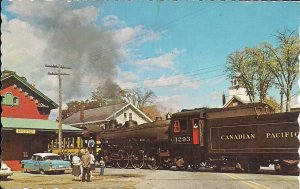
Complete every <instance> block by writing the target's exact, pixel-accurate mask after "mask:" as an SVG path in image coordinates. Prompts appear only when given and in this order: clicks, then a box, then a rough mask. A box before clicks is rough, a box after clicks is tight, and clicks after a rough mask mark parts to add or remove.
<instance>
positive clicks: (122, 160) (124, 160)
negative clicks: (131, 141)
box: [117, 150, 129, 169]
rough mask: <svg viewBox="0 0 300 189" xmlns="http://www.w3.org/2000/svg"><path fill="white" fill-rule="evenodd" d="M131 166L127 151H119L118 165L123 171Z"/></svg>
mask: <svg viewBox="0 0 300 189" xmlns="http://www.w3.org/2000/svg"><path fill="white" fill-rule="evenodd" d="M128 164H129V155H128V153H127V152H125V150H119V151H118V160H117V165H118V167H119V168H121V169H125V168H127V167H128Z"/></svg>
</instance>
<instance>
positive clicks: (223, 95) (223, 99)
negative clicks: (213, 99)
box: [222, 92, 226, 106]
mask: <svg viewBox="0 0 300 189" xmlns="http://www.w3.org/2000/svg"><path fill="white" fill-rule="evenodd" d="M222 103H223V106H224V105H225V104H226V97H225V94H224V92H223V94H222Z"/></svg>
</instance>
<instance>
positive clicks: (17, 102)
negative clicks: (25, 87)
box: [13, 97, 19, 106]
mask: <svg viewBox="0 0 300 189" xmlns="http://www.w3.org/2000/svg"><path fill="white" fill-rule="evenodd" d="M13 105H14V106H19V99H18V97H14V100H13Z"/></svg>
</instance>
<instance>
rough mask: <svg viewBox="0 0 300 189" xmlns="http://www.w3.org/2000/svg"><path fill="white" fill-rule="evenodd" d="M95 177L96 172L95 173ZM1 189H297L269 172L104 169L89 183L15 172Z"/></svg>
mask: <svg viewBox="0 0 300 189" xmlns="http://www.w3.org/2000/svg"><path fill="white" fill-rule="evenodd" d="M96 171H97V173H99V169H97V170H96ZM1 187H2V188H11V189H15V188H35V189H36V188H43V189H46V188H51V189H53V188H73V189H74V188H82V189H83V188H105V189H108V188H111V189H114V188H122V189H123V188H139V189H200V188H203V189H219V188H220V189H224V188H225V189H231V188H232V189H236V188H237V189H240V188H241V189H253V188H255V189H268V188H275V189H277V188H278V189H298V188H299V185H298V177H297V176H287V175H275V174H274V172H273V171H271V170H264V171H261V172H260V173H259V174H238V173H216V172H211V171H210V170H201V171H197V172H191V171H176V170H154V171H153V170H148V169H114V168H107V169H106V170H105V176H104V177H103V176H101V177H100V176H97V175H96V174H95V175H94V177H93V179H92V182H90V183H86V182H85V183H82V182H80V181H72V175H70V174H61V175H57V174H52V175H40V174H32V173H21V172H15V173H14V175H13V176H12V177H11V179H9V180H7V181H1Z"/></svg>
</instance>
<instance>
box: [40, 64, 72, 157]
mask: <svg viewBox="0 0 300 189" xmlns="http://www.w3.org/2000/svg"><path fill="white" fill-rule="evenodd" d="M45 67H50V68H57V72H48V75H57V76H58V154H59V155H61V154H62V150H61V149H62V80H61V76H62V75H70V74H67V73H63V72H61V69H72V68H70V67H66V66H63V65H45Z"/></svg>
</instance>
